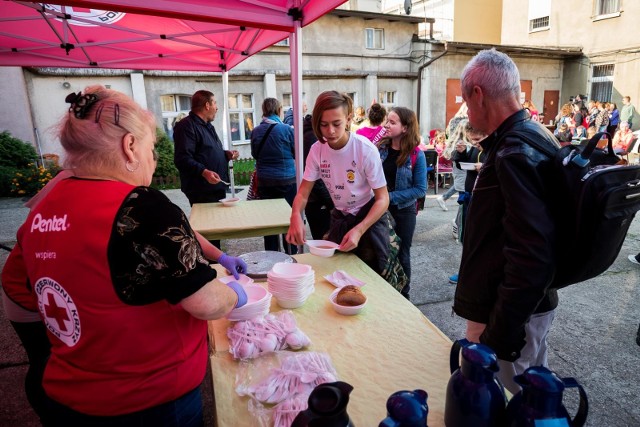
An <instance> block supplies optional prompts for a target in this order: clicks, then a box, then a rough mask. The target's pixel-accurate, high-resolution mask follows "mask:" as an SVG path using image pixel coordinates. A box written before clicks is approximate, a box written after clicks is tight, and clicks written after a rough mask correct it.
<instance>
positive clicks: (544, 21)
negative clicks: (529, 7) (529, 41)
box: [529, 16, 549, 31]
mask: <svg viewBox="0 0 640 427" xmlns="http://www.w3.org/2000/svg"><path fill="white" fill-rule="evenodd" d="M548 29H549V17H548V16H543V17H542V18H535V19H531V20H529V31H536V30H548Z"/></svg>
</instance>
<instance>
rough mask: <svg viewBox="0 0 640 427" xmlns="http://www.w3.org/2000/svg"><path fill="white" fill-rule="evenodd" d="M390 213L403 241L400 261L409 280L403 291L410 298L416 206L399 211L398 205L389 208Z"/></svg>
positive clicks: (399, 254)
mask: <svg viewBox="0 0 640 427" xmlns="http://www.w3.org/2000/svg"><path fill="white" fill-rule="evenodd" d="M389 213H390V214H391V216H392V217H393V219H394V220H395V222H396V226H395V227H394V230H395V231H396V234H397V235H398V237H400V239H401V243H400V252H399V253H398V259H399V260H400V265H401V266H402V269H403V270H404V272H405V274H406V275H407V278H408V279H409V280H408V281H407V285H406V286H405V287H404V288H403V289H402V295H404V296H405V297H408V296H409V289H410V284H411V242H412V241H413V233H414V231H415V230H416V206H415V204H412V205H411V206H408V207H406V208H402V209H398V206H397V205H391V206H389Z"/></svg>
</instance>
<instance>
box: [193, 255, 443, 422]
mask: <svg viewBox="0 0 640 427" xmlns="http://www.w3.org/2000/svg"><path fill="white" fill-rule="evenodd" d="M295 258H296V259H297V260H298V262H301V263H304V264H309V265H311V266H312V267H313V269H314V271H315V275H316V276H315V277H316V285H315V286H316V289H315V292H314V294H313V295H311V297H309V299H308V300H307V301H306V302H305V304H304V305H303V306H302V307H300V308H297V309H295V310H292V311H293V313H294V314H295V316H296V321H297V323H298V326H299V327H300V329H302V330H303V331H304V332H305V333H306V334H307V335H308V336H309V338H311V341H312V345H311V347H309V348H308V350H310V351H318V352H326V353H328V354H329V355H330V357H331V360H332V362H333V365H334V367H335V368H336V371H337V373H338V379H339V380H341V381H346V382H348V383H349V384H351V385H353V386H354V390H353V392H352V393H351V398H350V401H349V406H348V412H349V415H350V416H351V418H352V420H353V422H354V424H355V425H356V426H377V425H378V424H379V422H380V421H381V420H382V419H384V418H385V417H386V406H385V405H386V401H387V398H388V397H389V395H390V394H391V393H393V392H395V391H398V390H414V389H418V388H420V389H424V390H426V391H427V392H428V393H429V398H428V400H427V403H428V405H429V420H428V424H429V426H430V427H440V426H444V421H443V418H444V401H445V392H446V386H447V382H448V380H449V377H450V373H449V351H450V348H451V341H450V340H449V339H448V338H447V337H446V336H445V335H444V334H443V333H442V332H441V331H440V330H439V329H438V328H437V327H435V326H434V325H433V323H431V322H430V321H429V320H428V319H427V318H426V317H424V316H423V315H422V313H421V312H420V310H418V309H417V308H416V307H415V306H414V305H413V304H411V303H410V302H408V301H407V300H406V299H405V298H404V297H402V296H401V295H400V293H398V292H397V291H396V290H395V289H393V288H392V287H391V286H390V285H389V284H388V283H386V282H385V281H384V280H382V278H380V276H378V275H377V274H376V273H374V272H373V270H371V269H370V268H369V267H368V266H367V265H366V264H364V263H363V262H362V261H361V260H360V259H358V258H357V257H355V256H354V255H351V254H338V255H335V256H333V257H331V258H320V257H317V256H315V255H311V254H304V255H296V256H295ZM335 270H345V271H347V272H348V273H349V274H351V275H353V276H354V277H356V278H358V279H360V280H362V281H364V282H366V283H367V285H366V286H365V287H364V288H363V292H364V293H365V294H366V295H367V298H368V302H367V305H366V306H365V308H364V309H363V311H362V312H361V313H360V314H359V315H357V316H341V315H339V314H337V313H336V312H335V311H334V310H333V307H332V306H331V304H330V303H329V295H330V294H331V292H332V291H333V290H334V289H335V288H334V287H333V286H332V285H331V284H330V283H329V282H328V281H326V280H325V279H324V278H323V276H325V275H327V274H331V273H332V272H334V271H335ZM264 285H265V286H266V283H264ZM279 310H280V308H279V307H278V305H277V303H276V302H275V298H274V300H273V301H272V303H271V311H272V312H275V311H279ZM229 324H230V322H229V321H227V320H226V319H221V320H215V321H211V322H209V335H210V342H211V345H212V353H211V370H212V377H213V392H214V399H215V413H216V420H215V421H216V425H218V426H220V427H227V426H229V427H231V426H233V427H242V426H250V425H252V419H251V415H250V414H249V412H248V409H247V403H248V398H246V397H242V398H241V397H239V396H238V395H237V394H236V393H235V390H234V388H235V374H236V370H237V367H238V362H236V361H234V360H233V359H232V357H231V355H230V353H229V342H228V340H227V336H226V330H227V328H228V326H229ZM205 404H206V403H205Z"/></svg>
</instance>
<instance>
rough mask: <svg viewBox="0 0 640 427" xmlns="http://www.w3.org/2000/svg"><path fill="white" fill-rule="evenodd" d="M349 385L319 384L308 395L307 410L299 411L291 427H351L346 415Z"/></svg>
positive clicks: (349, 391)
mask: <svg viewBox="0 0 640 427" xmlns="http://www.w3.org/2000/svg"><path fill="white" fill-rule="evenodd" d="M352 390H353V386H351V384H347V383H345V382H343V381H336V382H333V383H324V384H319V385H317V386H316V388H314V389H313V391H312V392H311V394H310V395H309V408H308V409H306V410H304V411H300V412H299V413H298V415H297V416H296V418H295V419H294V420H293V423H292V424H291V427H353V423H352V422H351V419H350V418H349V414H347V404H348V403H349V394H350V393H351V391H352Z"/></svg>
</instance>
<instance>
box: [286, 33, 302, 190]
mask: <svg viewBox="0 0 640 427" xmlns="http://www.w3.org/2000/svg"><path fill="white" fill-rule="evenodd" d="M293 24H294V30H293V32H292V33H291V35H290V36H289V46H290V58H291V59H290V61H291V89H292V92H293V131H294V138H295V157H296V161H295V165H296V184H297V185H298V187H300V184H302V172H303V167H304V158H303V157H304V156H303V153H304V151H303V146H302V119H303V116H302V115H303V112H302V22H301V21H294V23H293Z"/></svg>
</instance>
